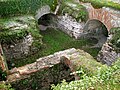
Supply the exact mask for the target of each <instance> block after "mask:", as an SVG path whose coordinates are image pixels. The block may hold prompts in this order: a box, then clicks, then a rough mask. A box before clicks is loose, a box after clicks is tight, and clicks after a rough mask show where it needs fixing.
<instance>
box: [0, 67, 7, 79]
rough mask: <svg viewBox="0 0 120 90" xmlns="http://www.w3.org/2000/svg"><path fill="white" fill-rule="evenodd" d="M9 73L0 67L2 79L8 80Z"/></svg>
mask: <svg viewBox="0 0 120 90" xmlns="http://www.w3.org/2000/svg"><path fill="white" fill-rule="evenodd" d="M6 76H7V73H6V72H5V71H3V70H2V68H1V67H0V81H5V80H6Z"/></svg>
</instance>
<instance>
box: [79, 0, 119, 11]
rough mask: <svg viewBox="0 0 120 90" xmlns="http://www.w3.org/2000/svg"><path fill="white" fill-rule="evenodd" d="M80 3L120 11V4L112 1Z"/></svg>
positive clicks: (95, 0) (97, 0) (99, 0)
mask: <svg viewBox="0 0 120 90" xmlns="http://www.w3.org/2000/svg"><path fill="white" fill-rule="evenodd" d="M79 1H82V2H89V3H91V4H92V5H93V6H94V7H96V8H101V7H111V8H114V9H118V10H120V4H118V3H114V2H112V1H110V0H79Z"/></svg>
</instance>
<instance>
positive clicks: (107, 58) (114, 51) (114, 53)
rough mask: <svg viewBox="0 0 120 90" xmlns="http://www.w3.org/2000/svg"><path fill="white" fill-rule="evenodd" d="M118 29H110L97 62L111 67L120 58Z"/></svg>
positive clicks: (119, 33)
mask: <svg viewBox="0 0 120 90" xmlns="http://www.w3.org/2000/svg"><path fill="white" fill-rule="evenodd" d="M119 35H120V28H115V29H111V31H110V35H109V37H108V39H107V42H106V43H105V44H104V45H103V46H102V49H101V50H100V52H99V54H98V57H97V60H98V61H100V62H102V63H104V64H107V65H112V63H114V62H115V61H116V60H117V59H118V58H120V36H119Z"/></svg>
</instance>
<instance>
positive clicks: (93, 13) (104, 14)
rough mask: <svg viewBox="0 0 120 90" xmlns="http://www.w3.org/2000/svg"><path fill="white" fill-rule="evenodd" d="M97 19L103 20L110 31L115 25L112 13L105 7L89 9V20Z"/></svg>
mask: <svg viewBox="0 0 120 90" xmlns="http://www.w3.org/2000/svg"><path fill="white" fill-rule="evenodd" d="M91 19H96V20H99V21H101V22H102V23H103V24H104V25H105V26H106V27H107V29H108V31H109V30H110V29H111V28H112V27H113V26H112V23H111V15H110V13H109V12H108V11H105V10H103V9H101V8H100V9H94V8H91V10H89V20H91Z"/></svg>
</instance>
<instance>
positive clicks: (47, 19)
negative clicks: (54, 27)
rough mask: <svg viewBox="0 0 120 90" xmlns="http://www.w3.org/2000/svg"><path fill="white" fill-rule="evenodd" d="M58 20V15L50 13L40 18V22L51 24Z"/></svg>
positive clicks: (45, 24)
mask: <svg viewBox="0 0 120 90" xmlns="http://www.w3.org/2000/svg"><path fill="white" fill-rule="evenodd" d="M56 20H57V16H56V15H55V14H52V13H48V14H45V15H43V16H42V17H40V18H39V19H38V24H39V25H44V26H49V25H51V24H54V23H55V21H56Z"/></svg>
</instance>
